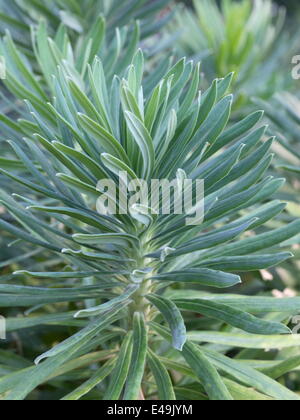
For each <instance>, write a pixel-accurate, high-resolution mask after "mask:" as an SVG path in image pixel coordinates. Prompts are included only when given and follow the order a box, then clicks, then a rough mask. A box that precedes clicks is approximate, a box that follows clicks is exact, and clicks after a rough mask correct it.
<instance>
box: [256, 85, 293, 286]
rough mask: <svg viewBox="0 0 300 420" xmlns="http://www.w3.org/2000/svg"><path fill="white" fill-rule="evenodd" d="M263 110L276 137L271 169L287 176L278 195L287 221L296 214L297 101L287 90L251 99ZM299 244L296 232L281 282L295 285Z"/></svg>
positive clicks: (291, 242) (286, 284) (290, 243)
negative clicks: (264, 99)
mask: <svg viewBox="0 0 300 420" xmlns="http://www.w3.org/2000/svg"><path fill="white" fill-rule="evenodd" d="M255 102H258V103H259V105H260V106H262V107H263V108H264V109H265V110H266V116H267V117H268V119H269V122H270V131H272V132H273V133H274V134H275V135H276V137H277V144H276V151H277V158H276V162H275V165H274V166H275V168H274V169H275V170H276V171H277V172H278V173H281V174H282V175H284V176H285V177H286V178H287V181H288V182H287V183H286V186H285V188H284V191H282V196H284V199H285V200H286V201H287V203H288V206H287V214H286V219H285V221H286V222H288V221H291V220H294V219H295V218H299V217H300V207H299V206H300V199H299V197H300V194H299V193H300V188H299V180H300V152H299V130H300V102H299V99H298V98H297V97H296V96H294V95H292V94H290V93H288V92H280V93H278V94H276V95H275V96H274V98H273V99H272V101H270V103H266V102H261V101H259V100H257V99H256V100H255ZM299 244H300V236H297V237H296V238H294V239H293V240H292V241H290V242H289V245H291V246H293V249H294V253H295V256H296V259H295V260H294V261H290V262H289V263H288V265H287V266H285V268H286V271H285V272H282V273H281V275H280V276H278V274H277V276H278V277H280V279H281V282H282V284H283V285H285V286H289V287H291V288H295V289H297V290H298V289H299V284H298V281H297V280H298V273H299V258H300V253H299Z"/></svg>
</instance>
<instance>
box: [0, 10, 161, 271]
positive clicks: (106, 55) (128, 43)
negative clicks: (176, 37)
mask: <svg viewBox="0 0 300 420" xmlns="http://www.w3.org/2000/svg"><path fill="white" fill-rule="evenodd" d="M6 6H7V4H6ZM18 10H19V13H22V10H21V9H18ZM94 21H95V22H94V24H93V25H92V26H91V27H90V28H89V30H88V31H86V33H84V34H76V36H74V33H73V35H72V34H70V31H69V28H68V27H67V26H66V25H60V27H59V30H58V31H57V33H56V36H55V39H53V40H52V39H50V38H48V35H49V24H48V23H49V22H40V23H39V24H38V26H35V27H31V36H32V39H31V41H30V45H31V47H30V51H32V54H31V56H30V57H29V58H28V54H27V52H26V51H25V54H24V53H23V51H24V48H22V47H18V45H17V44H18V42H17V41H16V40H13V37H12V36H11V34H10V33H7V34H6V36H5V37H4V38H3V41H2V40H1V45H0V55H1V60H2V61H3V62H4V63H5V66H6V68H7V72H6V80H5V85H4V87H7V89H4V88H3V87H2V90H1V92H0V94H1V101H0V107H1V117H0V144H1V156H0V161H1V162H2V164H3V165H4V166H5V167H7V165H8V166H9V167H10V168H12V169H13V170H15V171H17V170H18V169H20V162H17V161H15V160H14V159H13V156H12V154H11V150H10V148H9V147H8V146H7V142H6V140H7V139H9V138H10V137H11V136H13V137H14V139H15V140H17V139H19V141H20V144H22V143H23V140H22V139H23V137H24V136H25V135H26V133H27V130H26V128H25V127H23V128H22V129H20V126H19V124H18V120H19V119H22V120H27V121H28V120H30V119H31V116H30V112H31V109H30V108H28V106H27V105H26V103H25V102H24V99H25V98H26V99H27V100H30V101H32V102H33V103H34V104H35V106H37V107H38V109H40V112H42V113H43V112H44V114H43V115H44V118H48V117H49V113H48V111H47V102H48V101H52V98H53V96H55V95H56V91H55V86H54V84H53V78H52V75H53V74H55V73H56V68H57V65H58V64H59V63H62V62H64V63H65V66H66V67H68V68H69V70H68V71H71V72H72V73H73V76H74V77H76V78H78V80H79V79H80V77H85V75H86V73H87V65H88V64H91V63H92V61H93V59H94V57H95V55H98V56H100V57H101V59H102V61H103V63H104V66H103V73H104V74H105V78H106V80H107V82H108V83H110V82H111V80H112V78H113V76H114V75H115V74H118V75H119V76H120V77H122V75H123V74H124V72H125V70H126V68H127V67H128V65H129V64H130V62H131V60H132V57H133V55H134V53H135V51H136V49H137V47H138V44H139V43H140V40H141V25H140V24H139V23H138V22H137V23H135V24H134V25H132V27H131V28H130V27H125V26H124V27H122V28H120V29H118V30H116V35H115V37H114V38H113V39H110V37H109V33H110V29H109V23H107V21H106V20H105V19H104V18H103V17H102V16H98V15H97V16H95V19H94ZM5 26H6V27H9V25H8V23H6V24H5ZM13 36H14V34H13ZM25 38H26V37H25V35H24V33H23V39H25ZM16 42H17V44H16ZM28 48H29V47H28ZM26 55H27V56H26ZM149 62H150V60H149ZM69 63H71V66H70V64H69ZM163 68H165V64H164V65H163V66H162V71H164V70H163ZM36 80H38V83H37V82H36ZM1 83H2V81H1ZM8 92H9V93H8ZM41 108H42V109H43V111H42V110H41ZM30 130H31V129H30ZM4 158H5V159H4ZM21 167H22V165H21ZM29 176H30V174H29ZM4 186H5V188H6V190H8V187H9V186H8V185H7V182H6V180H5V179H4V178H3V177H2V176H0V188H3V187H4ZM10 192H11V193H17V192H20V191H19V190H16V189H15V187H14V190H11V191H10ZM2 210H3V208H2V207H1V211H2ZM3 217H5V218H6V219H10V216H9V215H7V214H6V215H4V216H3ZM3 239H5V237H2V238H1V240H2V241H3ZM17 252H18V251H17V250H16V247H14V249H13V248H7V247H6V246H5V252H3V253H2V255H1V258H0V259H1V265H2V266H3V267H6V266H7V265H9V264H10V263H13V262H15V261H18V260H19V257H18V255H16V253H17ZM20 253H21V254H23V251H22V252H20ZM24 254H25V255H27V253H26V252H25V253H24Z"/></svg>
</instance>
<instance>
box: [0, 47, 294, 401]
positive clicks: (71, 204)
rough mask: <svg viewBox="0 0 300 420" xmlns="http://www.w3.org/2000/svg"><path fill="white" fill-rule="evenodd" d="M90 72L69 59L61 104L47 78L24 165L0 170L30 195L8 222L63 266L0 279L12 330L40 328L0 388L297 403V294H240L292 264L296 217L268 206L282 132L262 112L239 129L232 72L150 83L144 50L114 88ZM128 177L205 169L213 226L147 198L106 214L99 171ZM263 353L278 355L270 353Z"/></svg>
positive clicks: (180, 71)
mask: <svg viewBox="0 0 300 420" xmlns="http://www.w3.org/2000/svg"><path fill="white" fill-rule="evenodd" d="M67 64H68V65H67ZM87 69H88V70H87V74H86V76H85V77H84V76H83V75H78V74H77V73H76V72H74V67H73V66H72V60H70V59H69V61H68V62H66V60H63V61H62V62H61V63H60V64H59V66H58V69H57V73H56V76H54V79H53V86H54V89H55V99H54V101H53V103H48V104H47V102H46V101H43V99H42V98H41V97H40V96H39V95H40V94H41V92H39V90H40V89H38V85H35V88H34V89H33V90H31V91H30V96H29V97H28V98H27V100H28V106H29V108H30V110H31V118H32V119H31V120H30V121H25V120H21V121H19V122H18V129H17V127H14V133H17V132H18V130H25V131H26V135H25V136H24V137H25V138H24V139H23V143H21V141H20V139H19V138H18V135H16V138H14V136H13V135H12V137H11V142H10V144H11V146H12V150H13V152H14V154H15V160H16V161H17V162H18V163H19V165H20V166H21V167H22V168H23V170H22V168H21V169H18V171H14V170H13V168H11V169H8V167H9V165H10V163H9V162H8V165H5V161H4V165H3V164H2V168H3V169H2V170H1V172H2V174H3V175H5V176H7V179H8V180H10V182H11V183H13V185H21V186H22V188H23V189H24V191H23V193H22V194H18V195H17V196H14V197H11V196H10V195H9V194H7V193H6V192H1V201H2V203H3V205H5V206H6V208H7V210H8V211H9V212H10V214H11V215H12V216H13V217H14V218H15V220H16V223H17V224H11V223H8V222H6V221H5V220H1V221H0V228H1V230H3V231H6V232H8V233H9V234H10V235H11V236H12V237H14V238H16V239H18V240H19V241H22V243H28V248H29V249H31V250H32V249H36V247H37V248H44V249H46V250H47V251H48V252H49V253H50V254H52V255H55V258H56V265H52V267H51V268H52V270H48V271H45V270H44V271H39V272H38V271H34V270H30V271H29V270H21V271H20V270H19V271H17V272H15V273H14V276H15V282H11V281H10V282H9V283H8V282H4V283H2V284H1V286H0V288H1V294H0V307H1V308H2V309H4V310H7V311H8V312H9V313H12V315H10V317H9V319H8V320H7V329H8V332H9V333H12V332H18V334H22V331H24V330H26V331H28V332H30V333H31V336H32V334H33V328H39V334H40V335H39V334H36V335H34V337H35V339H34V340H32V345H31V344H28V342H26V338H25V343H24V345H25V347H26V349H27V353H26V354H30V355H32V354H34V357H36V365H35V366H33V365H32V364H31V363H32V360H30V357H31V356H30V357H29V359H28V357H25V358H23V357H22V358H20V357H19V356H17V355H16V353H14V352H12V351H11V349H10V348H8V349H7V351H4V352H2V353H1V360H2V362H3V364H4V366H5V369H3V370H4V374H3V375H2V376H1V378H0V394H1V395H2V396H3V398H4V399H6V400H22V399H25V398H27V397H28V398H30V397H31V398H33V397H34V396H36V397H37V398H47V397H49V395H51V397H52V398H54V396H55V397H56V398H57V399H64V400H78V399H81V398H89V399H97V400H99V399H104V400H110V399H116V400H117V399H124V400H136V399H153V398H159V399H164V400H174V399H176V398H178V399H204V400H206V399H210V400H232V399H236V400H238V399H257V400H268V399H275V400H298V399H299V397H298V395H297V394H296V393H294V392H292V391H291V390H290V389H289V388H288V386H287V385H288V381H287V382H286V381H285V379H288V375H289V372H291V371H293V370H295V369H296V368H297V367H298V366H299V363H300V359H299V354H297V352H296V354H293V356H290V355H288V356H287V357H285V356H284V355H285V351H286V350H287V349H290V348H292V349H295V347H296V346H299V342H300V340H299V336H293V335H291V331H290V329H289V328H288V327H287V324H288V322H289V319H290V316H291V315H293V314H295V313H296V312H297V311H298V308H299V298H291V299H282V300H281V299H274V298H271V297H268V296H260V297H256V296H249V295H248V296H246V295H243V294H239V292H240V291H241V289H240V287H242V286H241V282H242V280H243V278H244V277H243V274H242V273H244V272H251V271H257V270H261V269H264V268H267V267H270V266H273V265H277V264H280V263H282V262H283V261H285V260H287V259H289V258H291V257H292V254H291V253H290V252H287V251H283V250H282V249H281V248H280V244H281V243H282V242H284V241H286V240H288V239H290V238H293V237H294V236H295V235H297V234H298V233H299V232H300V222H299V221H294V222H292V223H290V224H289V225H288V226H285V227H284V228H283V229H275V230H271V229H269V228H268V222H269V221H270V220H271V219H273V218H275V217H276V216H277V215H279V214H280V213H281V212H282V211H283V210H284V208H285V203H283V202H280V201H278V200H276V201H272V200H271V197H272V195H273V194H274V193H275V192H277V191H278V189H279V188H280V187H281V186H282V184H283V183H284V180H283V179H277V178H272V177H269V176H266V175H265V174H266V171H267V169H268V167H269V165H270V163H271V161H272V155H271V154H270V153H269V150H270V147H271V145H272V141H273V139H272V138H270V139H268V140H267V141H265V142H262V141H261V139H262V137H263V136H264V133H265V130H266V127H257V124H258V122H259V120H260V118H261V116H262V113H261V112H254V113H253V114H251V115H249V116H248V117H246V118H245V119H243V120H242V121H240V122H238V123H236V124H235V125H234V126H232V127H229V128H227V122H228V119H229V116H230V111H231V106H232V96H231V95H227V94H226V92H227V91H228V88H229V85H230V81H231V77H232V76H231V75H229V76H227V77H226V78H224V79H217V80H215V81H214V82H213V84H212V85H211V87H210V88H209V89H208V90H207V91H206V92H204V93H202V94H200V93H199V80H200V78H199V74H200V66H199V65H196V66H194V65H193V63H192V62H187V61H186V60H185V59H182V60H180V61H179V62H177V63H176V64H175V65H174V66H172V67H170V68H169V69H168V70H167V71H166V73H165V75H164V77H163V78H162V79H161V80H159V81H156V77H157V74H156V73H155V72H154V73H153V74H152V75H150V76H149V77H150V79H149V78H146V79H145V77H144V74H143V73H144V71H143V69H144V57H143V54H142V52H141V51H140V50H139V51H137V52H136V54H135V55H134V57H133V59H132V63H131V64H130V66H129V67H128V69H127V72H126V75H125V77H124V78H123V79H122V80H121V79H120V78H119V77H117V76H115V77H114V78H113V80H112V82H109V83H107V82H106V80H105V77H104V72H103V70H102V64H101V61H100V60H99V59H98V58H96V59H95V60H94V62H93V64H92V65H91V66H89V65H87ZM71 70H72V71H71ZM21 73H22V75H23V77H24V78H25V79H26V78H27V79H28V74H27V73H26V71H23V72H21ZM78 76H79V77H78ZM9 80H10V76H8V79H7V81H8V82H7V86H8V87H9V88H11V89H12V90H13V89H14V86H12V85H10V84H9ZM30 80H31V79H30ZM150 82H151V83H150ZM27 83H29V79H28V80H27ZM30 83H31V85H32V86H33V81H32V80H31V82H30ZM36 83H38V81H37V80H35V82H34V84H36ZM151 85H153V87H151V88H150V86H151ZM143 86H145V87H146V89H145V90H144V89H143ZM145 92H148V93H147V94H146V93H145ZM42 105H43V106H42ZM120 172H126V173H127V174H128V177H129V179H131V180H138V179H140V178H143V179H144V180H146V181H147V182H150V180H151V179H169V180H173V179H175V180H176V179H177V181H178V183H180V182H182V180H183V179H185V178H189V179H192V180H194V181H195V180H197V179H204V180H205V189H206V197H205V218H204V222H203V223H202V224H201V225H197V226H191V225H187V224H186V220H185V219H186V215H176V214H172V212H171V214H170V215H169V216H165V215H162V214H156V215H153V214H150V209H148V208H146V207H145V206H143V205H135V206H133V207H131V206H129V208H128V209H127V210H128V211H127V214H120V213H123V212H117V214H106V215H104V214H101V213H98V212H97V201H98V199H99V194H100V192H99V191H98V190H97V185H98V182H99V180H102V179H106V178H109V179H111V180H115V181H117V180H118V178H119V174H120ZM121 185H122V184H121ZM172 198H173V202H172V207H175V205H176V201H175V196H172ZM111 199H112V200H113V199H114V198H113V197H111ZM115 205H116V207H117V208H118V209H121V202H120V201H119V200H118V199H115ZM123 210H124V209H123ZM125 213H126V212H125ZM228 290H230V291H231V292H232V293H233V294H227V293H226V291H228ZM222 291H223V293H222ZM24 308H25V309H27V310H28V311H27V316H24V317H22V316H20V311H22V310H23V309H24ZM199 316H200V317H199ZM47 332H48V334H47ZM42 336H44V337H45V336H46V337H47V340H45V342H44V341H42V339H41V338H42ZM25 337H26V336H25ZM29 347H30V351H29ZM45 347H46V348H45ZM47 347H48V348H47ZM265 349H275V351H272V352H271V353H270V355H269V356H268V358H266V356H265V354H266V353H265ZM277 357H278V359H277ZM5 372H6V374H5ZM279 378H280V381H277V379H279ZM41 385H43V386H42V387H41ZM53 390H54V391H53Z"/></svg>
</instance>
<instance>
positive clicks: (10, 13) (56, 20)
mask: <svg viewBox="0 0 300 420" xmlns="http://www.w3.org/2000/svg"><path fill="white" fill-rule="evenodd" d="M169 3H170V0H157V1H155V2H152V1H149V0H139V1H137V0H128V1H126V3H124V2H120V1H119V0H85V1H84V2H81V1H72V0H71V1H70V0H46V1H44V2H40V1H37V0H19V1H18V0H12V1H10V2H9V3H8V2H7V1H5V0H1V2H0V22H1V23H2V25H1V26H2V29H1V32H2V34H4V33H5V28H7V29H9V30H10V31H11V32H12V33H13V38H14V39H15V41H16V42H17V44H18V45H19V46H20V48H22V49H24V50H25V51H26V53H27V54H28V55H29V56H31V55H32V50H31V37H30V27H31V26H36V25H37V24H38V23H39V21H40V20H41V19H43V20H45V21H46V22H47V24H48V25H49V29H50V31H51V35H55V34H56V32H57V30H58V29H59V28H60V26H61V25H62V24H63V25H65V26H66V27H67V28H68V30H69V31H70V35H71V37H72V38H73V39H74V40H78V41H79V42H80V41H81V37H82V36H84V34H86V33H88V32H89V31H90V30H91V28H92V27H93V25H94V24H95V23H96V22H97V20H98V19H99V17H100V16H103V17H105V18H106V19H107V21H108V33H107V36H108V38H109V39H112V38H113V36H114V32H115V30H116V29H117V28H119V29H121V28H122V27H124V26H126V25H127V24H129V23H131V21H134V20H141V21H142V22H143V25H142V27H143V29H142V36H143V37H146V36H149V35H150V34H155V33H156V32H157V31H159V29H160V28H161V27H162V26H163V25H164V23H166V22H167V21H168V19H169V16H168V15H166V16H165V17H164V19H158V20H156V19H155V17H156V15H157V14H158V13H159V12H161V11H162V10H163V9H164V8H165V7H167V6H168V5H169Z"/></svg>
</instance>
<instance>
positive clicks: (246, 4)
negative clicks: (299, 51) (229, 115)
mask: <svg viewBox="0 0 300 420" xmlns="http://www.w3.org/2000/svg"><path fill="white" fill-rule="evenodd" d="M194 8H195V13H194V12H192V11H191V10H189V9H186V8H184V9H182V10H181V11H180V12H178V13H177V15H176V16H177V18H176V23H175V25H174V28H173V27H172V29H175V28H176V27H177V26H180V28H182V36H181V40H180V41H179V45H180V51H183V52H184V54H188V55H190V56H196V57H198V56H200V57H201V58H203V66H204V67H203V68H204V71H205V75H206V77H207V78H208V80H212V79H214V78H215V77H222V76H223V75H224V74H228V73H229V72H230V71H234V72H235V76H234V83H235V85H234V86H235V93H236V95H237V98H236V102H237V103H236V106H237V107H238V106H239V107H240V106H241V105H245V103H246V104H247V103H248V101H249V97H251V96H260V97H263V98H269V97H270V96H272V95H273V93H274V92H276V91H278V90H280V89H282V88H283V87H287V86H289V85H290V84H291V79H290V78H289V77H287V76H286V74H288V64H289V62H290V57H291V56H292V51H293V50H295V49H296V37H295V38H294V37H291V36H290V35H288V32H287V31H283V25H284V23H285V10H284V9H283V8H277V9H276V7H275V5H274V3H273V2H272V1H271V0H255V1H252V0H242V1H236V0H222V1H221V2H220V5H219V4H218V2H217V1H216V0H194ZM295 29H296V28H295ZM282 68H285V69H286V74H285V73H284V71H278V70H279V69H282Z"/></svg>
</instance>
